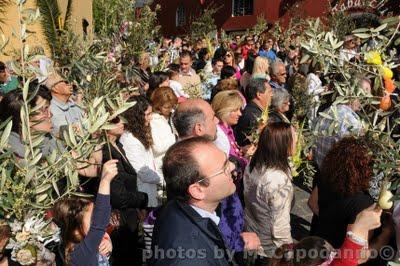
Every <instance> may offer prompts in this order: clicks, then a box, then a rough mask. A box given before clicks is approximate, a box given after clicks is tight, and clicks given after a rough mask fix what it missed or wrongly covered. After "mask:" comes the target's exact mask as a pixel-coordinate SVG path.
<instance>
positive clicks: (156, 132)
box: [150, 87, 178, 183]
mask: <svg viewBox="0 0 400 266" xmlns="http://www.w3.org/2000/svg"><path fill="white" fill-rule="evenodd" d="M151 101H152V106H153V114H152V117H151V121H150V127H151V135H152V138H153V145H152V146H151V149H152V150H153V154H154V158H155V162H156V168H157V171H158V173H159V175H160V177H161V179H162V180H161V182H162V183H164V179H163V176H162V169H161V168H162V159H163V158H164V155H165V153H166V152H167V150H168V148H169V147H171V146H172V144H174V143H175V142H176V137H175V135H174V133H173V131H172V127H171V125H170V119H171V114H172V110H173V109H174V107H175V106H176V105H177V104H178V98H177V97H176V96H175V93H174V91H173V90H172V89H171V88H170V87H160V88H157V89H156V90H154V92H153V94H152V95H151Z"/></svg>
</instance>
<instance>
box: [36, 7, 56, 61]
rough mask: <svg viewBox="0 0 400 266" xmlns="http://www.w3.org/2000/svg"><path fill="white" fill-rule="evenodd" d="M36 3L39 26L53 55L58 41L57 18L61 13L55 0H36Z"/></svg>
mask: <svg viewBox="0 0 400 266" xmlns="http://www.w3.org/2000/svg"><path fill="white" fill-rule="evenodd" d="M36 5H37V7H38V8H39V9H40V14H41V26H42V30H43V33H44V36H45V37H46V40H47V44H48V45H49V47H50V50H51V52H52V54H53V55H54V52H55V48H56V47H57V42H58V38H57V37H58V29H59V25H58V18H59V16H60V14H61V12H60V7H59V6H58V3H57V0H36Z"/></svg>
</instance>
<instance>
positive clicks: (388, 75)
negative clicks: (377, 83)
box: [381, 67, 393, 79]
mask: <svg viewBox="0 0 400 266" xmlns="http://www.w3.org/2000/svg"><path fill="white" fill-rule="evenodd" d="M381 74H382V77H383V79H392V78H393V71H392V70H391V69H390V68H388V67H382V68H381Z"/></svg>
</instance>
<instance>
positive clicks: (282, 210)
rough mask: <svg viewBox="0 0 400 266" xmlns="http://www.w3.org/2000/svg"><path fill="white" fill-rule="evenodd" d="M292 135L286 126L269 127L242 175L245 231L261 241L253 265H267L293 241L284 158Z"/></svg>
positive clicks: (289, 152) (289, 184)
mask: <svg viewBox="0 0 400 266" xmlns="http://www.w3.org/2000/svg"><path fill="white" fill-rule="evenodd" d="M296 141H297V140H296V133H295V131H294V129H293V127H292V126H291V125H290V124H287V123H272V124H269V125H268V126H267V127H265V128H264V130H263V131H262V133H261V136H260V140H259V143H258V147H257V150H256V152H255V154H254V156H253V157H252V159H251V162H250V164H249V166H248V167H247V168H246V172H245V174H244V178H243V183H244V201H245V221H246V229H247V230H249V231H253V232H256V233H257V234H258V236H259V237H260V240H261V246H262V247H263V249H262V250H259V251H258V254H257V255H258V256H257V260H256V265H268V263H270V262H271V259H272V258H273V255H274V253H275V250H276V249H277V248H278V247H280V246H281V245H283V244H291V243H292V242H293V240H292V235H291V232H290V229H291V228H290V209H291V203H292V199H293V185H292V177H291V173H290V172H291V170H290V166H289V159H288V157H289V156H291V155H293V154H294V152H295V147H296Z"/></svg>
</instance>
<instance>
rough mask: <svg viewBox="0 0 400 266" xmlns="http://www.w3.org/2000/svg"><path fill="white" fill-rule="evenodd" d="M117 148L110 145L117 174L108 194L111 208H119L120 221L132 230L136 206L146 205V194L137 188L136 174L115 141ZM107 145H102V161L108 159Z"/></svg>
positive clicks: (134, 223) (135, 220) (135, 225)
mask: <svg viewBox="0 0 400 266" xmlns="http://www.w3.org/2000/svg"><path fill="white" fill-rule="evenodd" d="M117 146H118V148H119V150H120V151H121V152H122V154H123V156H122V154H121V153H120V152H118V151H117V149H115V148H114V146H112V145H110V148H111V156H112V159H117V160H118V163H117V168H118V175H117V176H116V177H115V178H114V179H113V181H112V182H111V187H110V196H111V207H112V209H113V210H119V211H120V213H121V219H122V221H121V222H122V223H123V224H125V225H127V226H128V227H129V229H130V230H131V231H132V232H134V231H135V230H136V227H137V211H136V209H138V208H146V207H147V201H148V198H147V194H146V193H143V192H139V191H138V190H137V174H136V171H135V169H134V168H133V167H132V165H131V164H130V163H129V161H127V160H126V159H125V158H126V156H125V153H124V150H123V148H122V145H121V144H120V143H119V142H117ZM110 159H111V158H110V153H109V150H108V145H107V144H106V145H104V146H103V163H105V162H107V161H108V160H110Z"/></svg>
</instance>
